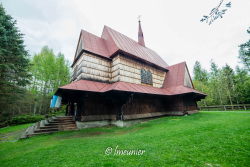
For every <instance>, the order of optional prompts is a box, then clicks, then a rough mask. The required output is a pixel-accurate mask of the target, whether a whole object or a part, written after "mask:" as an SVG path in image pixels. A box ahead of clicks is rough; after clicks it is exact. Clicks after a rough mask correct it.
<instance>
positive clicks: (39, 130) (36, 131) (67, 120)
mask: <svg viewBox="0 0 250 167" xmlns="http://www.w3.org/2000/svg"><path fill="white" fill-rule="evenodd" d="M76 129H77V126H76V123H75V121H74V120H73V118H72V117H71V116H59V117H52V118H50V119H48V120H43V121H40V122H37V123H36V124H35V125H33V126H32V128H29V132H28V133H27V134H25V135H24V137H22V138H26V137H30V136H35V135H40V134H50V133H54V132H58V131H66V130H76ZM25 136H26V137H25Z"/></svg>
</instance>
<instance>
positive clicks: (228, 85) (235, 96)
mask: <svg viewBox="0 0 250 167" xmlns="http://www.w3.org/2000/svg"><path fill="white" fill-rule="evenodd" d="M203 75H204V76H205V77H203ZM203 78H206V79H203ZM193 83H194V85H195V88H196V89H197V90H200V91H202V92H204V93H206V94H207V95H208V96H207V97H206V99H205V100H202V101H201V102H199V105H202V106H206V105H227V104H231V105H232V104H249V103H250V96H249V95H250V76H249V74H248V72H247V71H246V70H245V69H243V68H242V69H241V68H239V67H237V68H236V71H234V70H233V69H232V68H231V67H230V66H229V65H227V64H226V65H225V66H223V67H222V68H219V67H218V66H217V65H216V64H215V63H214V62H213V61H211V63H210V71H209V72H205V70H204V69H202V67H201V65H200V63H199V62H197V63H195V66H194V81H193Z"/></svg>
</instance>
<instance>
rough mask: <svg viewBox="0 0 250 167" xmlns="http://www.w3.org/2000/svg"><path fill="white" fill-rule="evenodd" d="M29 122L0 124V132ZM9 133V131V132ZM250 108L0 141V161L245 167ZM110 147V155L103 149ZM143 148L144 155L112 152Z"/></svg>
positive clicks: (10, 164) (11, 166)
mask: <svg viewBox="0 0 250 167" xmlns="http://www.w3.org/2000/svg"><path fill="white" fill-rule="evenodd" d="M27 126H28V125H20V126H15V127H7V128H3V129H0V137H1V136H2V137H3V136H4V135H7V136H8V135H9V134H13V133H15V132H17V131H20V130H21V129H24V128H25V127H27ZM10 136H11V135H10ZM249 139H250V112H200V113H198V114H194V115H190V116H183V117H164V118H159V119H154V120H151V121H148V122H144V123H141V124H137V125H134V126H132V127H127V128H118V127H103V128H90V129H83V130H79V131H68V132H58V133H55V134H51V135H42V136H36V137H32V138H29V139H24V140H20V141H13V140H10V141H6V140H0V166H1V167H21V166H29V167H34V166H44V167H48V166H50V167H54V166H58V167H66V166H67V167H69V166H71V167H77V166H79V167H83V166H96V167H101V166H106V167H110V166H111V167H112V166H126V167H130V166H132V167H138V166H155V167H161V166H170V167H172V166H197V167H202V166H208V167H212V166H213V167H219V166H225V167H228V166H236V167H241V166H249V165H250V140H249ZM108 147H112V148H113V149H112V153H111V154H110V155H106V154H105V150H106V148H108ZM116 147H118V149H119V150H125V149H126V150H138V149H141V150H145V153H144V154H143V155H114V151H115V148H116Z"/></svg>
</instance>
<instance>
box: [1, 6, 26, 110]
mask: <svg viewBox="0 0 250 167" xmlns="http://www.w3.org/2000/svg"><path fill="white" fill-rule="evenodd" d="M28 58H29V57H28V52H27V51H26V50H25V46H24V42H23V35H22V34H21V33H20V31H19V30H18V28H17V27H16V21H14V20H13V18H12V17H11V16H10V15H8V14H6V12H5V10H4V8H3V6H2V5H1V4H0V106H1V107H0V115H3V114H7V115H8V114H9V113H10V112H11V110H14V109H13V107H12V106H13V104H14V103H16V102H17V101H18V100H19V99H20V98H21V96H22V93H23V91H24V88H25V86H26V85H27V84H28V83H29V78H30V74H29V59H28Z"/></svg>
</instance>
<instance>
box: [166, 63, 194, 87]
mask: <svg viewBox="0 0 250 167" xmlns="http://www.w3.org/2000/svg"><path fill="white" fill-rule="evenodd" d="M167 69H168V72H167V73H166V77H165V81H164V83H163V88H170V87H176V86H186V85H185V84H186V83H185V79H189V82H191V86H192V88H194V86H193V83H192V79H191V77H190V74H189V72H188V68H187V64H186V62H182V63H179V64H175V65H172V66H168V67H167Z"/></svg>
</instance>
